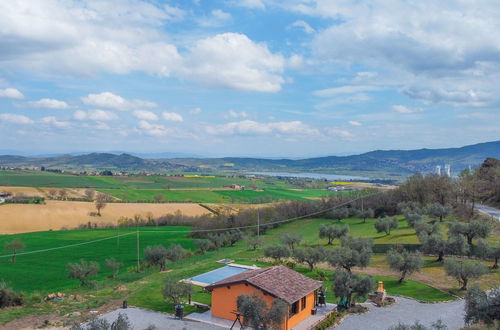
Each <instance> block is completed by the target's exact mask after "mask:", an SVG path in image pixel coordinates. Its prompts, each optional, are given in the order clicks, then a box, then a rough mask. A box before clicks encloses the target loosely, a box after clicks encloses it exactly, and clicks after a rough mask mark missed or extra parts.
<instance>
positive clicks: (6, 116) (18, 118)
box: [0, 113, 34, 124]
mask: <svg viewBox="0 0 500 330" xmlns="http://www.w3.org/2000/svg"><path fill="white" fill-rule="evenodd" d="M1 122H7V123H13V124H33V123H34V121H33V120H31V119H30V118H28V117H26V116H23V115H16V114H13V113H0V123H1Z"/></svg>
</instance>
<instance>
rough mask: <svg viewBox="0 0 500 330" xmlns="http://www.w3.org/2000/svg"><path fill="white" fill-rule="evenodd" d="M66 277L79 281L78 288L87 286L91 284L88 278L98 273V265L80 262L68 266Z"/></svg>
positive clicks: (92, 262) (93, 262)
mask: <svg viewBox="0 0 500 330" xmlns="http://www.w3.org/2000/svg"><path fill="white" fill-rule="evenodd" d="M67 268H68V277H69V278H74V279H77V280H79V281H80V286H88V285H90V284H91V283H92V282H91V281H89V279H88V278H89V277H92V276H94V275H96V274H97V272H99V264H98V263H97V262H95V261H86V260H83V259H82V260H80V262H79V263H74V264H71V263H70V264H68V266H67Z"/></svg>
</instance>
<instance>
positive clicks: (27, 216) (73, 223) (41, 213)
mask: <svg viewBox="0 0 500 330" xmlns="http://www.w3.org/2000/svg"><path fill="white" fill-rule="evenodd" d="M176 211H180V212H182V214H185V215H192V216H195V215H202V214H207V213H209V211H207V210H206V209H205V208H203V207H201V206H200V205H198V204H195V203H160V204H153V203H108V204H107V206H106V207H105V208H104V209H103V210H101V214H102V216H101V217H94V216H90V215H89V212H95V207H94V203H89V202H69V201H52V200H50V201H46V204H45V205H35V204H6V205H0V234H17V233H25V232H32V231H42V230H50V229H52V230H59V229H61V228H63V227H65V228H75V227H77V226H78V225H81V224H86V223H88V222H89V221H90V222H92V223H102V224H105V223H113V224H116V222H117V220H118V218H119V217H121V216H125V217H133V216H134V215H136V214H140V215H142V216H143V217H144V216H145V215H146V214H147V213H149V212H151V213H153V216H155V217H157V216H161V215H164V214H168V213H174V212H176Z"/></svg>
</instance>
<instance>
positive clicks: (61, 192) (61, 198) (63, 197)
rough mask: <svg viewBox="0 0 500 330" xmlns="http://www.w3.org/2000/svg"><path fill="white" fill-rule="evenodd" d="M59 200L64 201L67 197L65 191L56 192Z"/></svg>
mask: <svg viewBox="0 0 500 330" xmlns="http://www.w3.org/2000/svg"><path fill="white" fill-rule="evenodd" d="M57 194H58V195H59V199H60V200H65V199H66V198H67V197H68V191H67V190H66V189H61V190H59V191H58V192H57Z"/></svg>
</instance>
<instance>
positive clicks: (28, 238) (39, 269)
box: [0, 227, 195, 292]
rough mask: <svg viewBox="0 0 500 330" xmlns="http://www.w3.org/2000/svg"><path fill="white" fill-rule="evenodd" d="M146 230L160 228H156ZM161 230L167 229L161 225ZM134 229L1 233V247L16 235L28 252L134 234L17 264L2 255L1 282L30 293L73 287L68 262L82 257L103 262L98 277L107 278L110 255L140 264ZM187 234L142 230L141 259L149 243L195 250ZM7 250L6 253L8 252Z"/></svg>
mask: <svg viewBox="0 0 500 330" xmlns="http://www.w3.org/2000/svg"><path fill="white" fill-rule="evenodd" d="M145 229H146V230H156V228H155V227H148V228H145ZM159 230H166V229H165V228H164V227H163V228H161V227H160V228H159ZM168 230H189V228H188V227H168ZM134 231H135V228H130V229H127V228H121V229H120V230H119V231H117V230H116V229H98V230H72V231H49V232H35V233H27V234H18V235H3V236H0V246H3V245H4V243H5V242H7V241H10V240H12V239H13V238H14V237H15V238H19V239H21V240H22V241H23V242H24V243H25V244H26V250H25V252H29V251H35V250H41V249H47V248H53V247H58V246H64V245H70V244H75V243H81V242H86V241H90V240H96V239H101V238H106V237H113V236H116V235H117V234H118V233H120V234H124V233H132V234H131V235H128V236H122V237H120V239H119V242H118V239H116V238H113V239H109V240H105V241H101V242H98V243H94V244H88V245H81V246H77V247H71V248H67V249H61V250H55V251H50V252H45V253H36V254H32V255H25V256H19V257H18V258H17V262H16V263H11V262H10V259H9V258H0V281H1V280H4V281H7V282H8V283H9V284H11V286H12V287H13V288H14V289H16V290H24V291H27V292H33V291H40V292H49V291H54V290H63V289H71V288H74V287H75V285H76V284H77V283H78V282H77V281H75V280H72V279H68V278H67V275H66V274H67V273H66V265H67V264H68V263H71V262H78V260H79V259H86V260H94V261H97V262H99V264H100V266H101V272H100V274H99V277H98V279H104V278H105V277H106V276H108V275H110V274H111V272H110V271H109V270H108V269H106V267H105V265H104V260H105V259H107V258H111V257H114V258H116V259H117V260H119V261H121V262H123V263H124V267H125V268H126V267H130V266H133V265H135V264H136V235H135V234H133V232H134ZM186 236H187V233H183V234H174V233H140V253H141V258H142V257H143V249H144V247H145V246H146V245H156V244H164V245H166V246H168V245H169V244H172V243H176V244H180V245H182V246H183V247H184V248H187V249H191V250H194V249H195V247H194V243H193V240H192V239H190V238H187V237H186ZM3 253H5V254H8V251H3ZM3 253H2V255H4V254H3Z"/></svg>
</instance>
